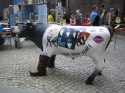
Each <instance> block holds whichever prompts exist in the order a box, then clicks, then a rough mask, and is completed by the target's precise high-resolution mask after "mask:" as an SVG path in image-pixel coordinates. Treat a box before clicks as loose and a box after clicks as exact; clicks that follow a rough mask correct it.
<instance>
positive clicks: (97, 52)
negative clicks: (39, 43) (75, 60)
mask: <svg viewBox="0 0 125 93" xmlns="http://www.w3.org/2000/svg"><path fill="white" fill-rule="evenodd" d="M62 28H67V29H74V30H75V31H74V33H75V32H76V31H78V32H79V33H81V32H87V33H89V36H88V38H87V40H86V41H85V44H83V45H79V46H77V45H75V48H74V49H69V48H65V47H62V46H59V45H57V46H55V45H54V44H52V45H51V46H50V45H47V42H48V41H47V38H48V37H51V39H53V38H55V37H58V35H59V32H61V31H62V30H61V29H62ZM62 33H63V31H62ZM67 33H68V34H69V33H70V31H69V32H67ZM96 37H101V38H96ZM77 38H78V35H77ZM95 39H97V40H95ZM109 39H110V32H109V31H108V29H107V28H106V27H97V26H59V25H51V26H50V27H48V29H47V30H46V31H45V34H44V36H43V54H44V55H47V56H49V57H51V56H52V55H57V54H62V55H66V56H69V57H78V56H80V55H87V56H89V57H91V58H92V59H93V61H94V62H95V64H96V65H97V66H98V65H99V66H98V67H97V68H98V69H102V66H103V63H104V53H105V47H106V45H107V43H108V41H109ZM69 45H70V44H69ZM101 61H102V62H101ZM100 65H101V66H100Z"/></svg>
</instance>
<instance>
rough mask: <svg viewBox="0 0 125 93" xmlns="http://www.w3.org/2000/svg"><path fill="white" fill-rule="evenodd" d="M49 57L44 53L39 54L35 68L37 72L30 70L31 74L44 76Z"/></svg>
mask: <svg viewBox="0 0 125 93" xmlns="http://www.w3.org/2000/svg"><path fill="white" fill-rule="evenodd" d="M48 61H49V57H48V56H45V55H40V56H39V61H38V66H37V70H38V72H30V75H31V76H45V75H46V74H47V69H46V68H47V65H48Z"/></svg>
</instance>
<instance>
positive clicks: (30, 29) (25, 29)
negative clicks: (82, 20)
mask: <svg viewBox="0 0 125 93" xmlns="http://www.w3.org/2000/svg"><path fill="white" fill-rule="evenodd" d="M34 30H35V25H34V24H33V23H26V24H23V25H22V28H21V29H20V32H19V34H18V37H25V38H27V39H30V37H32V35H33V33H34Z"/></svg>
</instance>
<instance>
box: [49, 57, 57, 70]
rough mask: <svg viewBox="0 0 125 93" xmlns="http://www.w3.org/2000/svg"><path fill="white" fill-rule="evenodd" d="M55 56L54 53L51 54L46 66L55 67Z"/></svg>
mask: <svg viewBox="0 0 125 93" xmlns="http://www.w3.org/2000/svg"><path fill="white" fill-rule="evenodd" d="M55 58H56V55H53V56H52V57H51V58H50V59H49V61H48V67H49V68H55Z"/></svg>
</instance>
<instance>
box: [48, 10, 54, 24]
mask: <svg viewBox="0 0 125 93" xmlns="http://www.w3.org/2000/svg"><path fill="white" fill-rule="evenodd" d="M52 23H54V17H53V15H52V13H51V11H49V14H48V24H52Z"/></svg>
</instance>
